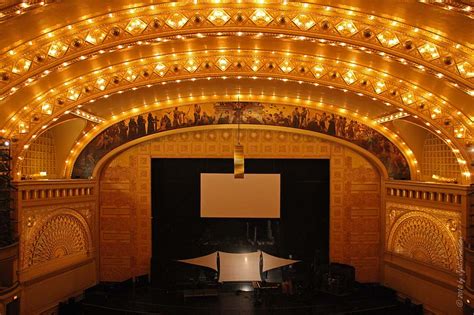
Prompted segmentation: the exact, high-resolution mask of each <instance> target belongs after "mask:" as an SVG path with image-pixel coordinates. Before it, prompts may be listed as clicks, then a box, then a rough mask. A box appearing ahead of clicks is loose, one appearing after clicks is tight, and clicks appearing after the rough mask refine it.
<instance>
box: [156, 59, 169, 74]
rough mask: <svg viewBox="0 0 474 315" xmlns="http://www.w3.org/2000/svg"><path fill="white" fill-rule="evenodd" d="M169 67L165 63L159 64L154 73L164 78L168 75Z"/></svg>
mask: <svg viewBox="0 0 474 315" xmlns="http://www.w3.org/2000/svg"><path fill="white" fill-rule="evenodd" d="M167 70H168V67H167V66H165V65H164V64H163V63H161V62H159V63H157V64H156V66H155V69H154V71H155V72H156V73H157V74H158V75H159V76H160V77H163V76H164V75H165V74H166V71H167Z"/></svg>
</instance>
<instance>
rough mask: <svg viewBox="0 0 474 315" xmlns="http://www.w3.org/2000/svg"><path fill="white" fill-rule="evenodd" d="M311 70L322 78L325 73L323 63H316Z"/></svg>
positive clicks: (317, 76)
mask: <svg viewBox="0 0 474 315" xmlns="http://www.w3.org/2000/svg"><path fill="white" fill-rule="evenodd" d="M311 71H312V72H313V75H314V76H315V77H316V78H320V77H322V75H323V73H324V67H323V65H321V64H318V65H315V66H314V67H313V68H311Z"/></svg>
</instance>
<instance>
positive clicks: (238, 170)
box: [234, 100, 245, 179]
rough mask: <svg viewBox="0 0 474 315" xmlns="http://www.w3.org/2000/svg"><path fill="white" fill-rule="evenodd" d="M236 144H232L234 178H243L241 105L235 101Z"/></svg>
mask: <svg viewBox="0 0 474 315" xmlns="http://www.w3.org/2000/svg"><path fill="white" fill-rule="evenodd" d="M236 111H237V117H238V118H237V144H236V145H235V146H234V178H240V179H242V178H244V172H245V169H244V146H243V145H241V144H240V123H241V120H242V105H241V104H240V101H239V100H238V101H237V105H236Z"/></svg>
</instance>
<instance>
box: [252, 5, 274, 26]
mask: <svg viewBox="0 0 474 315" xmlns="http://www.w3.org/2000/svg"><path fill="white" fill-rule="evenodd" d="M250 19H251V20H252V22H254V23H255V24H256V25H258V26H267V25H268V24H269V23H270V22H271V21H273V17H272V16H271V15H270V14H268V13H267V11H265V10H264V9H257V10H255V11H254V12H253V13H252V15H251V16H250Z"/></svg>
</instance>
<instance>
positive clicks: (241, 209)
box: [201, 173, 280, 218]
mask: <svg viewBox="0 0 474 315" xmlns="http://www.w3.org/2000/svg"><path fill="white" fill-rule="evenodd" d="M201 217H203V218H279V217H280V174H245V177H244V178H239V179H235V178H234V174H205V173H202V174H201Z"/></svg>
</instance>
